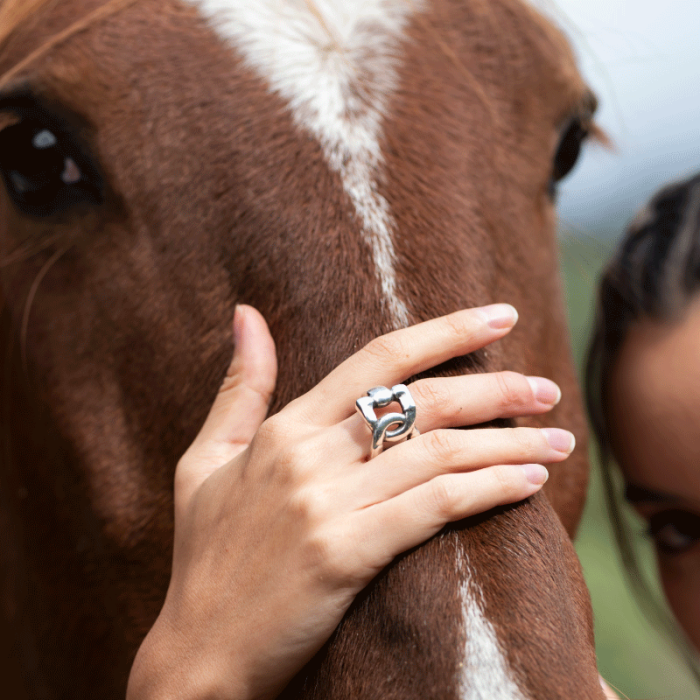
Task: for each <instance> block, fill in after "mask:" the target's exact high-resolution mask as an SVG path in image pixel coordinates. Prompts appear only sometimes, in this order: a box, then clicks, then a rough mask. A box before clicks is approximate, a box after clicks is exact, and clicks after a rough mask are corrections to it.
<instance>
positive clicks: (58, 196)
mask: <svg viewBox="0 0 700 700" xmlns="http://www.w3.org/2000/svg"><path fill="white" fill-rule="evenodd" d="M0 172H1V173H2V176H3V179H4V181H5V186H6V187H7V191H8V194H9V195H10V198H11V199H12V201H13V202H14V204H15V206H16V207H17V208H18V209H19V210H20V211H21V212H23V213H24V214H29V215H31V216H50V215H52V214H55V213H57V212H59V211H62V210H65V209H68V208H69V207H71V206H73V205H75V204H78V203H80V202H87V203H92V204H99V203H101V202H102V200H103V194H102V182H101V179H100V177H99V175H98V174H97V172H96V169H95V168H94V167H93V166H92V165H91V163H90V161H89V159H88V158H86V157H85V156H84V155H83V154H82V152H81V150H80V148H79V147H78V146H77V145H76V144H75V143H74V141H73V139H72V138H71V137H70V136H69V135H68V134H66V133H64V132H62V131H61V130H59V129H58V128H56V127H55V126H52V125H46V124H42V123H41V122H39V121H35V120H33V119H28V120H22V121H20V122H19V123H16V124H13V125H11V126H8V127H6V128H5V129H3V131H2V132H0Z"/></svg>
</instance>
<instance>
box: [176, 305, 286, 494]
mask: <svg viewBox="0 0 700 700" xmlns="http://www.w3.org/2000/svg"><path fill="white" fill-rule="evenodd" d="M233 341H234V352H233V359H232V360H231V364H230V365H229V368H228V370H227V371H226V376H225V377H224V381H223V382H222V384H221V387H220V389H219V393H218V394H217V396H216V399H215V400H214V405H213V406H212V407H211V410H210V411H209V415H208V416H207V419H206V421H205V422H204V425H203V426H202V429H201V430H200V431H199V434H198V435H197V437H196V438H195V441H194V442H193V443H192V445H191V446H190V448H189V449H188V450H187V452H186V453H185V455H184V456H183V458H182V459H181V460H180V464H179V465H178V475H177V476H178V478H177V482H179V484H180V487H181V488H183V487H184V488H185V490H186V491H188V492H189V493H190V494H191V493H192V492H193V491H195V490H196V489H197V488H198V487H199V485H200V484H201V483H202V482H204V480H205V479H206V478H207V477H208V476H209V475H210V474H211V473H212V472H214V471H216V470H217V469H218V468H219V467H222V466H223V465H224V464H226V463H227V462H229V461H230V460H232V459H233V458H234V457H235V456H236V455H237V454H239V453H240V452H242V451H243V450H244V449H245V448H246V447H247V446H248V445H249V444H250V441H251V440H252V439H253V436H254V435H255V433H256V432H257V430H258V428H259V427H260V425H261V424H262V422H263V421H264V420H265V417H266V416H267V410H268V408H269V405H270V399H271V397H272V392H273V391H274V389H275V383H276V381H277V355H276V353H275V342H274V340H273V339H272V336H271V335H270V331H269V329H268V327H267V323H265V319H264V318H263V317H262V316H261V314H260V313H259V312H258V311H256V310H255V309H254V308H253V307H252V306H244V305H240V304H239V305H238V306H237V307H236V311H235V313H234V316H233ZM183 482H184V483H183ZM183 495H184V494H183Z"/></svg>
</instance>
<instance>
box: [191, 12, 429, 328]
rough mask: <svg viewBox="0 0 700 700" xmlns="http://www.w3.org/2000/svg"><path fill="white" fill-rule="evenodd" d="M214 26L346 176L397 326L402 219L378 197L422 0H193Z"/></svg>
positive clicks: (404, 320)
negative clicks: (397, 246)
mask: <svg viewBox="0 0 700 700" xmlns="http://www.w3.org/2000/svg"><path fill="white" fill-rule="evenodd" d="M188 1H189V2H191V3H193V4H195V5H197V6H198V7H199V8H200V9H201V11H202V12H203V13H204V15H205V16H207V17H208V18H211V19H212V20H213V26H214V28H215V29H216V30H217V31H218V32H219V34H220V35H221V36H223V37H224V38H226V39H228V40H230V41H232V42H233V44H234V45H235V46H236V48H237V49H238V50H239V51H240V52H241V53H242V56H243V57H244V58H245V60H246V61H247V63H248V64H249V65H250V66H251V67H253V68H254V69H255V70H257V71H258V73H259V74H260V75H261V76H263V77H264V78H265V79H266V80H267V81H268V82H269V84H270V86H271V88H272V89H273V90H274V91H275V92H277V93H278V94H280V95H281V96H282V97H283V98H284V99H285V100H287V102H288V103H289V106H290V108H291V111H292V115H293V118H294V121H295V123H296V124H297V125H298V126H299V127H301V128H303V129H305V130H307V131H308V132H310V133H311V134H312V135H313V136H314V137H315V138H316V139H317V140H318V141H319V143H320V144H321V147H322V148H323V152H324V155H325V157H326V159H327V161H328V164H329V166H330V168H331V169H332V170H334V171H335V172H337V173H338V174H339V175H340V177H341V180H342V183H343V187H344V189H345V192H346V193H347V194H348V196H349V197H350V200H351V201H352V203H353V205H354V207H355V211H356V212H357V215H358V217H359V219H360V221H361V222H362V228H363V233H364V236H365V239H366V241H367V243H368V244H369V246H370V248H371V250H372V256H373V260H374V264H375V266H376V269H377V274H378V276H379V280H380V282H381V287H382V292H383V294H384V298H385V300H386V302H387V304H388V308H389V311H390V313H391V314H392V316H393V319H394V323H395V325H396V326H397V327H401V326H406V325H408V322H409V317H408V310H407V309H406V305H405V304H404V302H403V301H402V300H401V299H400V298H399V297H398V294H397V289H396V272H395V261H396V256H395V253H394V242H393V236H392V232H393V230H394V229H395V222H394V219H393V217H392V215H391V211H390V208H389V203H388V202H387V201H386V199H385V198H384V197H382V195H380V194H379V192H378V191H377V183H378V181H379V179H380V178H381V177H382V168H383V165H384V158H383V156H382V152H381V148H380V144H379V142H380V139H381V133H382V121H383V117H384V115H385V113H386V108H387V102H388V99H389V96H390V95H391V94H392V92H393V91H394V89H395V88H396V85H397V75H396V66H397V64H398V63H399V60H400V57H399V49H400V42H401V38H402V33H403V30H404V27H405V26H406V24H407V22H408V20H409V18H410V15H411V14H412V12H413V10H414V9H417V8H418V7H419V3H420V2H422V0H247V1H246V0H188Z"/></svg>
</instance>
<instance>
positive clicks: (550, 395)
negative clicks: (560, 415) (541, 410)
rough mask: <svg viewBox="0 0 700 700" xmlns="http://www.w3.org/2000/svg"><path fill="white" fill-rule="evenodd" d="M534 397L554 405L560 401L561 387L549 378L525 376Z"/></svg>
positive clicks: (541, 401)
mask: <svg viewBox="0 0 700 700" xmlns="http://www.w3.org/2000/svg"><path fill="white" fill-rule="evenodd" d="M527 381H528V382H530V386H531V387H532V393H533V395H534V397H535V398H536V399H537V400H538V401H539V402H540V403H544V404H547V405H548V406H556V405H557V404H558V403H559V402H560V401H561V389H560V388H559V387H558V386H557V385H556V384H555V383H554V382H553V381H551V380H550V379H545V378H544V377H527Z"/></svg>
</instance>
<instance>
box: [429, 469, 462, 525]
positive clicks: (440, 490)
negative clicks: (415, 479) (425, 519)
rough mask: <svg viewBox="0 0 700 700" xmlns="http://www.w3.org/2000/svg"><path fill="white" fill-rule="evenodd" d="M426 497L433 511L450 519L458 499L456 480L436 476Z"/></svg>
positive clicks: (443, 517)
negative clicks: (455, 486)
mask: <svg viewBox="0 0 700 700" xmlns="http://www.w3.org/2000/svg"><path fill="white" fill-rule="evenodd" d="M426 499H427V502H428V503H427V505H428V510H429V511H430V512H431V513H433V514H435V515H436V516H437V517H438V518H440V519H442V520H449V519H450V516H451V515H452V512H453V510H454V505H455V500H456V494H455V488H454V482H453V481H452V480H451V479H449V478H447V477H436V478H435V479H433V480H432V481H431V482H430V488H429V489H427V491H426Z"/></svg>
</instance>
